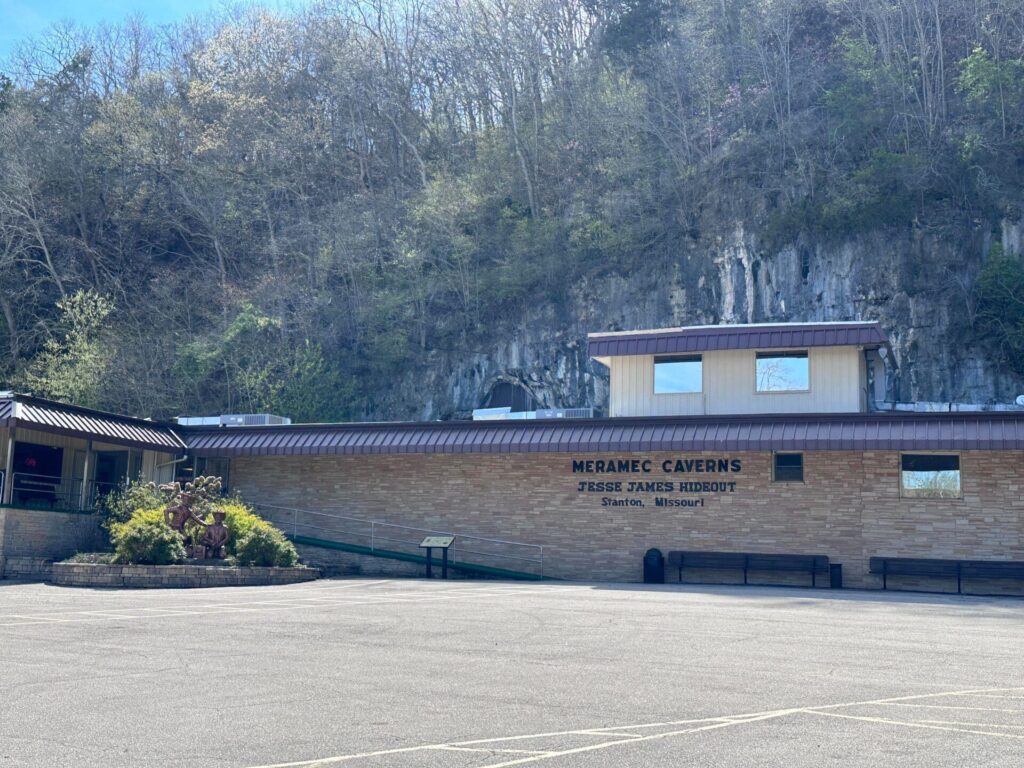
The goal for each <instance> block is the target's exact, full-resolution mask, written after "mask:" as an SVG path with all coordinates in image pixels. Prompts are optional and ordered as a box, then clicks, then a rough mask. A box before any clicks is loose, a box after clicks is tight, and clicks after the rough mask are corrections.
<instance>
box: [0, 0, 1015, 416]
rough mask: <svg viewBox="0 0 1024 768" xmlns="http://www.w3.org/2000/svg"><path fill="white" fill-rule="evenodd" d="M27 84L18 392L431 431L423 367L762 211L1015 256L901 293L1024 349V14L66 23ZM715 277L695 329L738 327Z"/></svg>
mask: <svg viewBox="0 0 1024 768" xmlns="http://www.w3.org/2000/svg"><path fill="white" fill-rule="evenodd" d="M3 71H4V72H5V73H6V76H5V77H4V78H3V80H2V81H0V314H2V317H3V321H2V322H0V381H6V382H7V383H8V384H9V385H11V386H15V387H17V388H19V389H23V390H31V391H34V392H35V393H37V394H41V395H49V396H54V397H57V398H65V399H70V400H74V401H76V402H79V403H81V404H85V405H92V406H97V407H103V408H109V409H113V410H117V411H123V412H127V413H136V414H144V415H157V416H166V415H174V414H178V413H216V412H240V411H260V410H269V411H273V412H279V413H283V414H286V415H290V416H292V417H294V418H296V419H301V420H308V419H346V418H361V417H368V416H370V417H377V418H400V417H408V416H410V415H416V413H417V412H416V411H414V410H413V406H412V404H409V403H407V404H406V405H399V406H396V405H394V404H393V402H394V401H393V400H389V399H388V398H387V397H386V393H387V392H388V391H389V389H390V388H392V387H393V386H396V385H397V383H398V382H404V386H406V387H408V388H411V389H412V390H415V388H416V383H417V381H418V380H419V378H420V377H421V376H423V375H424V371H425V370H427V369H429V368H430V367H431V366H435V367H437V366H443V365H447V363H444V362H443V361H445V360H449V359H450V358H451V357H452V356H455V357H458V356H463V355H468V354H470V353H473V354H478V355H484V356H486V355H487V354H488V350H489V349H490V348H491V346H490V345H492V344H493V342H494V340H495V339H496V338H499V337H501V336H502V335H503V334H506V333H508V332H509V329H510V328H511V327H513V326H514V325H515V324H516V323H517V322H519V321H520V320H521V319H522V318H524V317H528V316H530V317H540V316H543V317H548V318H555V320H553V321H550V322H555V323H558V322H561V321H560V320H559V319H558V318H559V317H562V314H560V313H563V314H564V312H566V311H568V310H566V307H568V306H569V304H570V302H569V293H570V292H571V291H573V290H575V289H576V288H578V286H580V285H589V286H594V285H599V284H601V281H602V280H603V279H604V278H606V277H608V276H615V275H617V276H630V275H661V274H664V275H665V280H668V279H669V276H670V274H671V271H672V269H673V265H674V264H675V263H676V262H677V261H678V260H679V259H680V254H681V253H682V251H683V250H684V248H686V249H689V251H688V252H703V251H701V249H702V248H705V244H706V245H707V248H706V249H705V251H706V252H708V253H710V252H711V251H713V250H714V244H715V243H716V242H719V241H720V240H721V237H722V236H723V234H724V233H728V232H729V231H731V230H732V229H734V228H735V226H736V222H738V221H740V222H743V223H744V226H745V227H747V228H755V229H756V231H757V240H758V243H759V246H758V247H759V248H761V249H762V250H763V251H764V254H765V258H766V259H769V258H770V254H771V253H774V252H777V251H778V249H782V248H785V247H787V246H794V247H795V246H796V245H797V244H799V243H808V242H813V243H816V244H817V246H821V244H828V243H839V242H846V241H849V240H850V239H851V238H857V237H860V236H862V235H864V234H865V233H876V234H878V233H883V234H882V237H881V241H882V242H885V241H886V240H887V239H888V238H894V239H900V238H909V239H910V240H912V241H913V242H917V243H929V242H931V243H935V242H939V243H945V244H947V245H949V247H950V248H951V249H952V250H953V251H954V252H956V253H963V254H970V255H971V258H975V259H977V260H979V261H978V264H981V263H982V261H980V260H982V259H987V260H985V261H984V262H983V263H984V264H985V265H986V266H985V267H984V268H983V269H982V268H981V267H980V266H979V267H978V268H971V269H967V268H966V267H965V268H964V271H963V272H960V271H958V267H957V263H956V262H959V261H963V260H962V259H959V258H954V259H953V260H952V263H951V264H950V265H944V264H937V263H935V262H934V261H933V260H932V258H931V257H930V255H929V250H928V248H926V247H921V248H919V249H918V250H917V251H914V253H917V256H915V257H914V263H913V264H910V265H909V266H907V267H905V268H906V269H907V270H909V274H910V277H904V278H901V280H903V281H904V282H907V281H910V282H913V281H918V282H920V281H925V282H927V283H928V284H929V285H930V286H932V288H930V290H932V291H933V293H935V294H936V295H940V294H944V295H946V298H945V299H943V301H945V302H946V310H944V311H945V313H946V314H948V315H950V316H951V317H952V318H953V319H952V320H950V323H951V326H950V327H955V328H957V329H959V330H958V331H957V333H961V332H962V338H965V339H969V340H982V341H984V343H985V344H986V345H987V347H986V348H987V349H988V350H989V352H987V353H986V354H989V355H990V356H992V357H993V359H998V360H1002V361H1006V362H1009V363H1010V364H1011V365H1021V364H1020V363H1018V362H1017V361H1018V360H1020V359H1024V358H1022V356H1021V355H1020V351H1021V350H1024V322H1022V321H1024V312H1022V310H1021V306H1022V304H1021V300H1022V299H1024V277H1022V276H1021V272H1020V266H1019V261H1018V260H1017V259H1015V258H1010V256H1013V255H1015V254H1016V253H1017V252H1018V251H1019V248H1020V243H1019V241H1016V242H1010V241H1009V240H1007V236H1006V234H1005V233H1006V232H1007V231H1017V232H1019V229H1017V230H1014V229H1013V227H1014V226H1016V222H1018V221H1019V220H1020V217H1021V204H1022V203H1024V196H1022V193H1021V191H1022V187H1021V181H1022V176H1024V3H1022V2H1021V1H1020V0H966V1H965V0H728V1H726V0H681V1H678V2H673V1H672V0H446V1H444V2H442V1H440V0H437V1H435V2H426V1H425V0H407V1H406V2H400V1H399V0H352V1H351V2H333V3H318V4H315V5H312V6H309V7H307V8H305V9H304V10H302V11H298V12H296V13H295V14H294V15H279V14H275V13H271V12H268V11H263V10H260V9H258V8H249V9H243V10H238V11H236V12H233V13H230V14H225V15H221V16H218V17H216V18H206V19H198V20H194V21H190V22H188V23H185V24H181V25H179V26H175V27H161V28H151V27H148V26H146V25H145V24H143V23H139V22H133V21H127V22H125V23H124V24H122V25H120V26H117V27H113V28H102V29H77V28H60V29H56V30H54V31H53V32H52V33H50V34H48V35H47V36H45V37H44V38H43V39H40V40H36V41H29V42H26V44H25V45H24V47H23V48H22V49H21V51H20V52H19V53H18V54H17V55H16V56H14V57H13V58H12V59H11V60H10V61H9V62H7V64H6V65H4V66H3ZM1007 227H1009V230H1008V229H1007ZM716 238H717V240H716ZM1010 239H1011V240H1012V238H1010ZM695 249H696V250H695ZM1004 251H1005V255H1004ZM800 253H801V254H803V255H802V256H801V258H802V259H803V260H804V262H806V263H803V264H802V267H801V269H802V270H803V277H804V280H805V282H806V279H807V275H808V273H809V272H811V271H812V270H813V269H814V268H815V265H814V263H813V260H814V258H815V256H814V254H815V253H816V251H815V249H814V248H807V249H803V250H801V251H800ZM687 258H693V257H692V256H689V257H687ZM698 258H703V257H698ZM706 259H707V260H708V262H709V264H710V261H711V256H707V257H706ZM878 259H879V264H880V265H883V266H884V264H885V259H886V254H885V253H878ZM965 263H966V262H965ZM883 266H880V267H879V269H882V268H883ZM755 268H756V267H755ZM979 269H981V270H982V272H981V274H982V279H981V280H980V281H979V279H978V274H979V272H978V270H979ZM972 270H973V271H972ZM935 272H939V273H941V274H938V275H936V274H934V273H935ZM690 290H691V294H696V293H699V292H701V291H706V292H707V295H706V296H705V297H704V298H703V299H701V300H700V302H698V304H699V306H700V307H701V309H700V311H699V312H698V311H697V310H696V309H694V310H693V311H692V315H693V316H692V317H690V316H685V317H679V316H676V317H667V318H665V319H666V320H676V321H685V320H688V319H689V320H704V321H707V320H711V321H716V320H719V319H722V318H726V319H730V318H729V311H727V308H725V307H723V305H722V296H721V294H720V292H718V289H716V288H714V287H713V286H711V285H710V284H709V283H707V282H706V281H705V280H704V279H703V278H702V279H701V280H700V281H699V282H697V281H696V280H695V282H694V283H693V285H692V286H691V288H690ZM799 290H807V291H810V290H812V289H811V288H809V287H808V288H800V289H799ZM950 297H951V298H950ZM783 298H786V297H783ZM626 299H629V297H626ZM936 301H938V299H936ZM790 303H792V301H791V302H790ZM698 304H694V305H693V306H698ZM759 306H760V305H759ZM773 306H775V305H773ZM781 306H783V307H784V306H785V301H783V302H782V305H781ZM538 307H544V308H547V309H549V310H550V312H548V314H546V315H537V314H536V310H537V308H538ZM950 307H953V309H950ZM822 311H823V313H824V315H828V314H829V311H828V310H822ZM834 311H835V312H838V311H839V310H834ZM687 312H690V310H687ZM683 314H684V315H685V314H687V313H686V312H684V313H683ZM866 314H870V312H866ZM746 315H747V317H746V318H744V319H752V320H765V319H780V320H783V319H786V320H799V319H808V318H802V317H797V316H789V315H788V313H787V312H786V311H783V310H776V309H772V310H770V311H769V310H765V309H764V308H763V307H762V308H761V309H757V308H756V307H753V306H749V307H747V309H746ZM818 319H853V318H848V317H823V318H818ZM614 325H615V321H614V320H613V319H609V320H608V321H607V323H606V327H612V326H614ZM592 330H600V328H592ZM1000 355H1003V357H1000ZM439 361H442V362H439ZM481 386H486V384H484V385H481ZM581 391H583V390H581ZM586 391H589V392H592V391H593V390H592V389H591V390H586ZM916 394H921V395H924V396H932V397H937V396H939V395H941V394H944V393H934V392H927V391H923V392H919V393H916ZM952 394H956V393H952ZM586 397H587V396H586V395H584V396H581V397H580V399H586ZM473 398H476V399H479V397H477V395H473V396H472V397H471V398H470V400H471V399H473ZM463 399H464V400H465V398H463ZM456 401H457V398H453V399H452V403H456ZM466 402H468V401H466ZM469 404H470V405H473V403H469ZM475 404H476V405H480V404H481V403H479V402H477V403H475ZM548 404H549V405H561V404H563V403H548ZM565 404H569V405H572V404H576V403H565ZM456 410H457V407H456V406H455V405H452V404H451V403H449V404H447V405H445V404H442V403H438V404H436V405H435V407H434V409H433V411H432V412H425V415H428V416H430V417H437V416H449V415H452V413H454V412H455V411H456Z"/></svg>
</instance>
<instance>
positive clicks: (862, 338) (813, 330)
mask: <svg viewBox="0 0 1024 768" xmlns="http://www.w3.org/2000/svg"><path fill="white" fill-rule="evenodd" d="M885 344H888V337H886V335H885V333H884V332H883V331H882V327H881V326H880V325H879V324H878V323H803V324H798V323H782V324H778V325H713V326H702V327H695V328H672V329H666V330H658V331H637V332H635V333H633V332H625V333H592V334H590V335H589V336H588V337H587V352H588V354H589V355H590V356H591V357H614V356H618V355H659V354H673V353H686V352H709V351H713V350H723V349H766V350H770V349H792V348H806V347H840V346H866V347H879V346H883V345H885Z"/></svg>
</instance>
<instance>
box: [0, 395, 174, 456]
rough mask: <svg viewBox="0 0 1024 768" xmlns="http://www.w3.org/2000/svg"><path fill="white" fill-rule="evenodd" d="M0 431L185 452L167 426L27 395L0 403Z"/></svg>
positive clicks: (16, 396) (10, 398)
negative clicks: (18, 429) (6, 429)
mask: <svg viewBox="0 0 1024 768" xmlns="http://www.w3.org/2000/svg"><path fill="white" fill-rule="evenodd" d="M0 427H23V428H25V429H34V430H38V431H40V432H52V433H56V434H70V435H74V436H76V437H81V438H84V439H87V440H98V441H102V442H105V443H114V444H117V445H128V446H132V447H138V448H150V449H153V450H158V451H166V452H168V453H181V452H183V451H184V449H185V443H184V442H182V440H181V438H179V437H178V435H177V434H175V432H174V430H173V429H171V427H170V426H168V425H165V424H159V423H154V422H151V421H146V420H144V419H135V418H132V417H130V416H118V415H117V414H113V413H104V412H103V411H94V410H92V409H89V408H79V407H78V406H74V405H65V404H64V403H57V402H53V401H51V400H43V399H42V398H38V397H29V396H27V395H15V396H14V397H9V398H4V399H2V400H0Z"/></svg>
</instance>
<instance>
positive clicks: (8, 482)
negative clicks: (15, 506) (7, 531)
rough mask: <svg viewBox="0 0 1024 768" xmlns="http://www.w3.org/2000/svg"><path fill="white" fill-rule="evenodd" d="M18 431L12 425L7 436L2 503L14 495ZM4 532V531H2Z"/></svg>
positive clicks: (0, 500)
mask: <svg viewBox="0 0 1024 768" xmlns="http://www.w3.org/2000/svg"><path fill="white" fill-rule="evenodd" d="M17 431H18V428H17V427H11V434H10V436H9V437H8V438H7V466H6V468H5V470H4V487H3V488H0V504H10V503H11V500H12V497H13V496H14V436H15V433H16V432H17ZM2 534H3V531H0V535H2ZM0 575H2V574H0Z"/></svg>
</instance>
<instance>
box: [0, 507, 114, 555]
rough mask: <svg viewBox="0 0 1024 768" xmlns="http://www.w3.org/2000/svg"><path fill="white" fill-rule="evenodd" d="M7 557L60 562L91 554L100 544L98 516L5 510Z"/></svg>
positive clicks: (4, 545) (4, 547) (4, 542)
mask: <svg viewBox="0 0 1024 768" xmlns="http://www.w3.org/2000/svg"><path fill="white" fill-rule="evenodd" d="M3 512H4V514H3V526H2V528H0V532H2V535H3V547H2V549H3V554H4V556H5V557H6V558H7V559H8V560H9V559H11V558H17V557H30V558H33V557H34V558H46V559H49V560H58V559H61V558H65V557H68V556H70V555H73V554H75V552H79V551H90V550H93V549H95V548H96V547H97V546H98V545H99V543H100V530H99V524H98V521H97V519H96V516H95V515H86V514H74V513H66V512H50V511H48V510H42V509H14V508H8V509H5V510H3Z"/></svg>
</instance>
